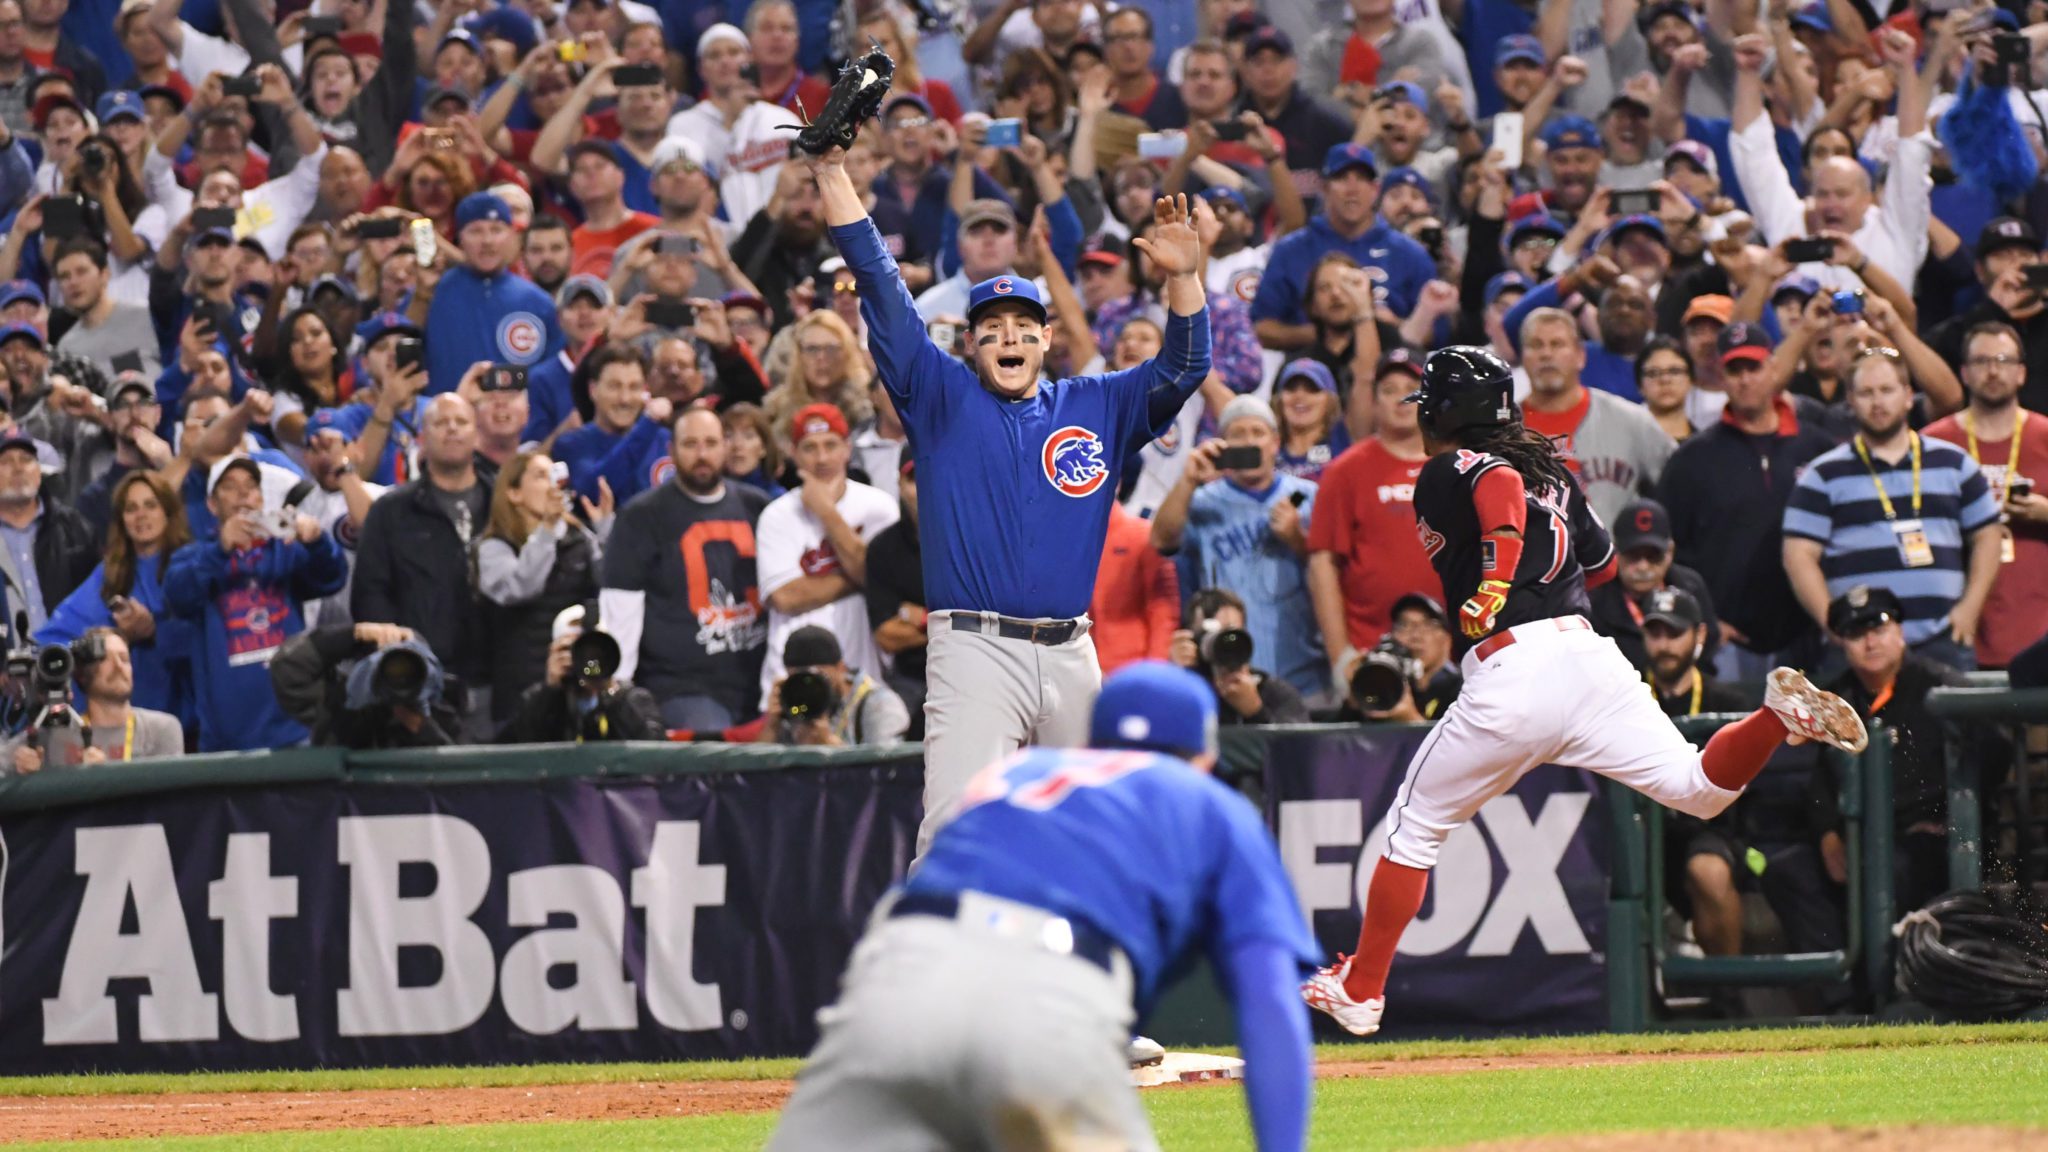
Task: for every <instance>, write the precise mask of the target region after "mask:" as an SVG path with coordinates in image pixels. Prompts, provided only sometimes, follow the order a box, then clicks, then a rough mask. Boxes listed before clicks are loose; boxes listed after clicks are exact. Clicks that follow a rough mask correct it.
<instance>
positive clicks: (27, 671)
mask: <svg viewBox="0 0 2048 1152" xmlns="http://www.w3.org/2000/svg"><path fill="white" fill-rule="evenodd" d="M21 623H22V624H24V625H25V624H26V623H27V621H26V620H23V621H21ZM17 634H18V635H21V636H27V635H28V632H27V629H26V628H25V627H24V628H22V629H21V630H20V631H19V632H18V633H17ZM79 643H80V644H81V645H85V647H86V649H87V650H86V651H85V652H82V653H81V652H76V651H73V647H74V646H73V645H68V644H41V645H38V644H34V643H25V644H23V645H21V646H20V647H18V648H12V649H9V650H8V652H7V675H8V677H9V678H10V679H11V680H13V681H14V682H15V683H16V684H19V685H21V690H22V702H23V703H24V704H26V705H27V706H28V710H29V715H30V716H31V717H32V720H31V722H30V727H31V728H32V729H35V730H38V731H40V730H47V729H51V728H69V727H71V724H72V714H71V678H72V676H73V675H75V674H76V673H77V671H78V666H79V664H80V663H93V662H96V661H98V660H101V659H104V658H105V655H106V648H105V644H104V643H103V642H102V641H100V640H99V639H98V638H94V640H93V641H92V642H91V643H90V644H87V643H86V642H85V641H80V642H79Z"/></svg>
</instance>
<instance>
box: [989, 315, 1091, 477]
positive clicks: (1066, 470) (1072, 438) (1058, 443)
mask: <svg viewBox="0 0 2048 1152" xmlns="http://www.w3.org/2000/svg"><path fill="white" fill-rule="evenodd" d="M1004 283H1007V281H999V282H997V284H996V291H998V292H1000V291H1002V290H1003V284H1004ZM1040 460H1041V462H1042V464H1043V465H1044V468H1045V478H1046V479H1047V480H1048V481H1050V482H1051V483H1052V486H1053V487H1054V488H1057V489H1059V490H1060V491H1061V492H1062V493H1064V494H1065V495H1068V496H1073V497H1076V498H1079V497H1082V496H1089V495H1093V494H1094V492H1095V490H1096V489H1098V488H1100V487H1102V486H1103V484H1104V483H1106V482H1108V480H1109V465H1108V464H1107V463H1106V462H1105V461H1104V460H1103V458H1102V438H1101V437H1099V436H1097V435H1096V434H1095V433H1093V432H1090V431H1089V430H1088V429H1086V428H1083V427H1081V426H1079V425H1077V424H1069V425H1067V426H1066V427H1065V428H1062V429H1060V430H1059V431H1057V432H1055V433H1053V434H1052V435H1050V436H1048V437H1046V438H1045V451H1044V453H1043V455H1042V456H1041V457H1040Z"/></svg>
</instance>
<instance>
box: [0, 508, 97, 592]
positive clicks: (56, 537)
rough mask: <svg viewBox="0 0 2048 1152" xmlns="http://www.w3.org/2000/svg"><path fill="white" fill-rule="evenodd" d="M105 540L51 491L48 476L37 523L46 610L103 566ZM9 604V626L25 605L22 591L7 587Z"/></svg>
mask: <svg viewBox="0 0 2048 1152" xmlns="http://www.w3.org/2000/svg"><path fill="white" fill-rule="evenodd" d="M101 543H102V541H101V540H100V539H99V538H97V537H95V536H94V535H93V531H92V528H91V527H90V526H89V525H87V524H86V522H85V517H83V516H80V515H79V514H78V513H77V512H75V511H73V510H72V508H71V507H70V505H68V504H64V503H61V502H59V501H58V500H57V498H56V497H55V496H53V495H51V489H50V483H49V481H48V480H45V481H44V482H43V518H42V521H41V523H39V524H37V525H36V583H37V584H40V585H41V586H42V592H43V611H44V612H46V613H48V612H55V611H56V610H57V605H59V604H62V603H63V602H64V598H65V597H66V596H69V595H71V594H72V593H73V592H75V591H77V589H78V586H79V585H80V584H83V583H85V578H86V577H87V576H90V575H92V570H93V569H94V568H96V567H98V566H99V562H100V552H101ZM24 575H26V573H24ZM7 604H8V611H7V627H8V628H9V629H11V628H13V627H14V613H15V612H16V611H18V610H20V608H21V604H20V594H19V593H18V592H17V591H15V590H14V589H12V588H9V589H7Z"/></svg>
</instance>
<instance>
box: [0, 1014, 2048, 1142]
mask: <svg viewBox="0 0 2048 1152" xmlns="http://www.w3.org/2000/svg"><path fill="white" fill-rule="evenodd" d="M1557 1052H1563V1053H1613V1052H1619V1053H1634V1052H1642V1053H1655V1052H1741V1053H1746V1055H1743V1056H1740V1057H1737V1058H1732V1059H1717V1060H1698V1061H1668V1062H1651V1063H1641V1064H1629V1065H1610V1066H1604V1067H1591V1068H1526V1069H1517V1068H1502V1069H1491V1070H1485V1071H1474V1072H1462V1073H1452V1074H1433V1073H1432V1074H1418V1075H1403V1076H1394V1077H1384V1078H1377V1079H1355V1080H1332V1081H1325V1082H1323V1083H1321V1084H1319V1085H1318V1086H1317V1090H1316V1115H1315V1127H1314V1132H1315V1144H1316V1146H1318V1147H1327V1148H1342V1149H1359V1150H1372V1149H1395V1148H1427V1147H1442V1146H1446V1145H1453V1144H1460V1143H1466V1142H1470V1141H1475V1140H1486V1139H1499V1138H1503V1137H1511V1136H1527V1135H1542V1134H1555V1133H1566V1132H1594V1131H1615V1130H1631V1129H1633V1130H1654V1129H1679V1128H1713V1127H1729V1128H1745V1127H1747V1128H1764V1127H1804V1126H1808V1125H1818V1124H1838V1125H1840V1124H1907V1123H1924V1124H1943V1125H1950V1124H1991V1125H2014V1126H2030V1127H2048V1025H2003V1026H1993V1027H1981V1028H1935V1027H1910V1028H1855V1029H1808V1030H1800V1031H1763V1032H1723V1033H1695V1034H1685V1035H1657V1036H1629V1037H1611V1036H1607V1037H1578V1038H1569V1039H1547V1040H1522V1041H1504V1042H1486V1043H1431V1044H1403V1045H1392V1044H1388V1045H1341V1046H1325V1047H1324V1048H1322V1049H1321V1050H1320V1054H1321V1055H1322V1056H1323V1057H1324V1058H1325V1059H1358V1058H1373V1059H1425V1058H1430V1057H1441V1056H1459V1055H1491V1056H1508V1057H1512V1056H1516V1055H1522V1054H1530V1053H1557ZM793 1067H794V1065H793V1064H792V1063H791V1062H786V1061H763V1062H753V1063H745V1064H709V1065H607V1066H568V1067H561V1068H544V1067H534V1068H518V1069H467V1070H463V1069H437V1070H430V1071H418V1070H413V1071H392V1072H333V1073H294V1074H271V1075H265V1076H247V1075H218V1076H207V1077H104V1078H97V1079H83V1078H64V1079H61V1080H55V1081H46V1080H14V1081H6V1082H4V1083H0V1090H4V1091H6V1092H11V1093H15V1094H21V1093H28V1092H35V1091H38V1090H40V1091H43V1092H50V1091H53V1090H55V1091H62V1092H65V1093H67V1094H76V1093H80V1092H87V1091H97V1092H134V1091H195V1090H199V1091H204V1090H220V1091H247V1090H258V1089H287V1088H288V1089H295V1090H307V1089H312V1088H327V1089H339V1088H350V1087H354V1088H368V1087H399V1086H403V1087H420V1086H424V1085H428V1084H434V1085H485V1084H520V1083H564V1082H575V1081H585V1082H587V1081H595V1080H604V1081H632V1080H655V1079H686V1078H696V1079H708V1078H713V1077H716V1078H719V1079H728V1080H730V1079H760V1078H773V1077H780V1076H783V1075H786V1074H788V1073H789V1072H790V1071H791V1070H792V1069H793ZM1145 1101H1146V1105H1147V1107H1148V1109H1149V1110H1150V1112H1151V1114H1152V1118H1153V1122H1154V1124H1155V1125H1156V1126H1157V1129H1158V1132H1159V1136H1160V1140H1161V1143H1162V1144H1163V1145H1164V1146H1165V1147H1166V1148H1167V1149H1169V1150H1172V1152H1180V1150H1183V1149H1185V1150H1191V1152H1195V1150H1198V1152H1209V1150H1211V1149H1214V1150H1224V1149H1242V1148H1249V1147H1250V1137H1249V1129H1248V1127H1247V1126H1246V1123H1245V1119H1244V1106H1243V1096H1242V1094H1241V1093H1240V1092H1238V1091H1237V1090H1236V1089H1234V1088H1228V1087H1225V1088H1205V1089H1192V1090H1176V1091H1164V1092H1153V1093H1148V1094H1147V1095H1146V1097H1145ZM773 1127H774V1117H773V1116H772V1115H748V1116H711V1117H701V1118H694V1119H687V1120H640V1121H624V1122H618V1123H582V1124H525V1125H504V1126H479V1127H470V1128H435V1129H376V1130H355V1131H337V1132H326V1133H317V1134H306V1133H288V1134H279V1135H274V1136H244V1137H235V1138H217V1137H216V1138H197V1139H183V1140H170V1141H155V1142H150V1143H148V1144H147V1145H146V1146H147V1147H150V1148H163V1149H174V1150H179V1149H182V1150H213V1149H227V1148H235V1149H257V1150H262V1152H274V1150H282V1149H308V1150H317V1152H411V1150H414V1149H429V1148H431V1149H436V1150H440V1149H483V1148H491V1149H513V1150H519V1152H524V1150H538V1149H558V1148H559V1149H570V1148H594V1147H602V1148H606V1149H642V1148H644V1149H649V1150H655V1149H659V1150H661V1152H672V1150H674V1149H678V1148H687V1149H691V1150H692V1152H723V1150H727V1149H731V1150H740V1149H756V1148H759V1147H760V1145H761V1143H762V1141H763V1140H765V1139H766V1137H767V1134H768V1133H769V1132H770V1131H771V1130H772V1129H773ZM144 1146H145V1145H144V1144H143V1143H141V1142H133V1143H130V1142H123V1143H106V1142H97V1143H77V1144H61V1145H58V1144H46V1145H33V1146H24V1147H34V1148H41V1149H58V1148H63V1149H95V1150H100V1152H106V1150H109V1149H126V1148H129V1147H136V1148H140V1147H144Z"/></svg>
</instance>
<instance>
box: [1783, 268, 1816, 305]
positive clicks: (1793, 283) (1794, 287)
mask: <svg viewBox="0 0 2048 1152" xmlns="http://www.w3.org/2000/svg"><path fill="white" fill-rule="evenodd" d="M1819 292H1820V281H1818V280H1815V279H1814V278H1813V277H1811V276H1803V275H1801V274H1799V273H1797V272H1794V273H1792V274H1791V275H1790V276H1787V277H1785V278H1784V279H1783V280H1780V281H1778V284H1777V287H1775V288H1772V289H1771V302H1772V303H1773V304H1775V303H1777V302H1778V297H1780V296H1784V295H1786V294H1788V293H1789V294H1793V295H1796V296H1798V297H1799V298H1800V299H1801V300H1811V299H1813V298H1814V296H1815V295H1817V294H1818V293H1819Z"/></svg>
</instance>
